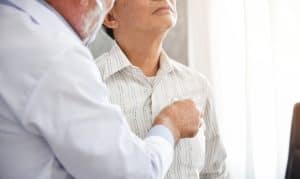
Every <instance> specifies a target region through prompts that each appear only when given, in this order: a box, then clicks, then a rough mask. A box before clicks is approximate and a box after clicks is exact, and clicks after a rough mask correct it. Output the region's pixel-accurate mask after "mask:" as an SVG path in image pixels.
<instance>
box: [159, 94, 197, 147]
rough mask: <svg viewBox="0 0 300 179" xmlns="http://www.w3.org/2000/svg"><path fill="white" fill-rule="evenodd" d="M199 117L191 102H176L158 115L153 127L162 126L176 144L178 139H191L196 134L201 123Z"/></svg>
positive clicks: (194, 105)
mask: <svg viewBox="0 0 300 179" xmlns="http://www.w3.org/2000/svg"><path fill="white" fill-rule="evenodd" d="M201 115H202V114H201V113H200V111H199V109H198V108H197V105H196V104H195V102H193V101H192V100H182V101H176V102H174V103H173V104H171V105H169V106H167V107H166V108H164V109H163V110H162V111H161V112H160V113H159V115H158V116H157V117H156V118H155V120H154V123H153V126H155V125H164V126H166V127H167V128H169V129H170V130H171V131H172V133H173V136H174V139H175V142H176V143H177V142H178V141H179V139H182V138H191V137H194V136H195V135H196V134H197V132H198V130H199V128H200V127H201V125H202V122H203V121H202V118H201Z"/></svg>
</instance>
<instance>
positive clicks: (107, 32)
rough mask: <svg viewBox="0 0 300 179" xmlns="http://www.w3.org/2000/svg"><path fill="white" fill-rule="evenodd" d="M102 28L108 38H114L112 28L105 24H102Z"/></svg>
mask: <svg viewBox="0 0 300 179" xmlns="http://www.w3.org/2000/svg"><path fill="white" fill-rule="evenodd" d="M102 28H103V30H104V32H105V33H106V34H107V35H108V36H109V37H110V38H112V39H115V36H114V31H113V29H111V28H108V27H106V26H105V25H102Z"/></svg>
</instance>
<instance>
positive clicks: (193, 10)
mask: <svg viewBox="0 0 300 179" xmlns="http://www.w3.org/2000/svg"><path fill="white" fill-rule="evenodd" d="M177 3H178V13H179V19H178V24H177V26H176V27H175V28H174V29H173V30H172V31H171V32H170V33H169V36H168V39H167V40H166V42H165V44H164V48H165V49H166V51H167V52H168V53H169V55H170V56H171V57H172V58H174V59H178V61H179V62H181V63H183V64H186V65H188V66H190V67H191V68H194V69H195V70H197V71H200V72H201V73H203V74H204V75H206V76H207V77H208V79H209V80H210V82H211V83H212V85H213V90H214V92H215V99H216V102H217V110H218V117H219V122H220V128H221V131H222V135H223V139H224V143H225V147H226V149H227V152H228V165H229V170H230V175H231V178H232V179H283V178H284V174H285V170H286V163H287V157H288V147H289V137H290V128H291V120H292V111H293V106H294V104H295V103H296V102H300V1H299V0H227V1H224V0H187V1H185V0H183V1H182V0H178V1H177ZM110 46H111V40H110V39H109V38H108V37H107V36H106V35H104V33H102V32H101V33H100V35H99V36H98V39H97V40H96V42H95V43H94V44H92V46H91V50H92V52H93V55H94V56H95V57H97V56H99V55H101V53H103V52H104V51H105V50H108V49H109V48H110Z"/></svg>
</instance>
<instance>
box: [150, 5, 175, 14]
mask: <svg viewBox="0 0 300 179" xmlns="http://www.w3.org/2000/svg"><path fill="white" fill-rule="evenodd" d="M172 13H173V10H172V8H171V7H170V6H168V5H166V6H162V7H160V8H158V9H156V10H155V11H154V12H153V14H156V15H168V14H172Z"/></svg>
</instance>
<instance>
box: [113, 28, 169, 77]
mask: <svg viewBox="0 0 300 179" xmlns="http://www.w3.org/2000/svg"><path fill="white" fill-rule="evenodd" d="M164 38H165V34H164V33H163V34H159V35H157V34H156V35H154V34H145V33H137V32H134V33H124V34H116V41H117V42H118V44H119V46H120V47H121V49H122V50H123V51H124V53H125V54H126V56H127V57H128V59H129V61H130V62H131V63H132V64H133V65H134V66H137V67H139V68H140V69H141V70H142V71H143V73H144V75H145V76H155V75H156V73H157V71H158V69H159V57H160V54H161V51H162V42H163V39H164Z"/></svg>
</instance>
